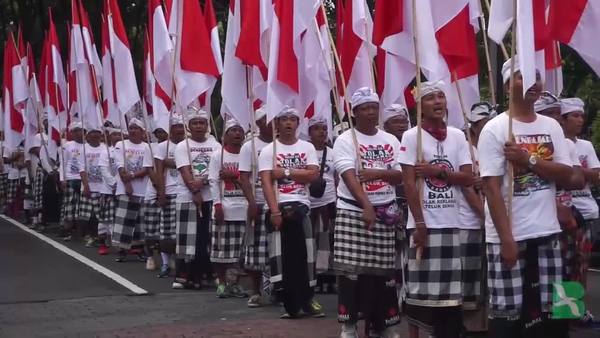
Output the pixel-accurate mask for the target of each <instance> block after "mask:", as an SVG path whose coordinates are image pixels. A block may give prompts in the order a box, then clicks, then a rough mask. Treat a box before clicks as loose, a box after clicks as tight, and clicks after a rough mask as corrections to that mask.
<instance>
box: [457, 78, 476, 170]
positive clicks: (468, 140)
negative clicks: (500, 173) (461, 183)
mask: <svg viewBox="0 0 600 338" xmlns="http://www.w3.org/2000/svg"><path fill="white" fill-rule="evenodd" d="M452 78H453V79H454V84H455V86H456V92H457V93H458V102H459V104H460V110H461V112H462V117H463V121H464V122H465V126H466V128H467V133H466V134H467V142H469V155H470V156H471V163H472V164H473V165H472V169H473V174H474V175H478V174H479V173H478V171H479V170H478V169H477V168H475V164H476V158H475V152H474V151H473V137H472V136H471V132H470V131H469V120H468V119H467V110H466V108H465V106H464V101H463V97H462V90H461V89H460V85H459V84H458V76H457V75H456V71H455V72H453V73H452Z"/></svg>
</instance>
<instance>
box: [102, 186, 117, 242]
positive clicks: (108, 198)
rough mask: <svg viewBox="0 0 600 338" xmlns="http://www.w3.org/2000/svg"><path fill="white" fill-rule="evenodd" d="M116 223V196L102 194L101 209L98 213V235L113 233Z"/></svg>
mask: <svg viewBox="0 0 600 338" xmlns="http://www.w3.org/2000/svg"><path fill="white" fill-rule="evenodd" d="M114 223H115V196H114V195H109V194H102V196H101V197H100V211H99V213H98V235H107V234H111V235H112V232H113V226H114Z"/></svg>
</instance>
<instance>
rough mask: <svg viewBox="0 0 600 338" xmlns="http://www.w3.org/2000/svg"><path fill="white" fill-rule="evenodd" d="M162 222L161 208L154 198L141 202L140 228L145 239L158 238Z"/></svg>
mask: <svg viewBox="0 0 600 338" xmlns="http://www.w3.org/2000/svg"><path fill="white" fill-rule="evenodd" d="M161 222H162V208H161V207H160V206H159V205H158V204H156V200H151V201H144V203H143V204H142V229H143V230H144V238H145V239H158V238H159V235H160V227H161V226H160V225H161Z"/></svg>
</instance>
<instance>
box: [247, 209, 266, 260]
mask: <svg viewBox="0 0 600 338" xmlns="http://www.w3.org/2000/svg"><path fill="white" fill-rule="evenodd" d="M257 208H258V210H260V212H258V213H257V217H256V218H257V219H256V220H255V222H254V236H253V237H252V239H253V241H252V243H246V248H245V250H244V251H245V252H244V268H246V269H247V270H251V271H267V269H268V264H269V246H268V241H267V228H266V227H265V213H266V208H265V206H264V205H263V204H260V205H258V206H257Z"/></svg>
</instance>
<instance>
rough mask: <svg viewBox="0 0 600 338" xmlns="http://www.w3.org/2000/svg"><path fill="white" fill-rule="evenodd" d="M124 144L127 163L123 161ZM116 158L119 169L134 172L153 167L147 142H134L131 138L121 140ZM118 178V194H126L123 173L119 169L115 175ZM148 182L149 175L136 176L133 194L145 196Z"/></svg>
mask: <svg viewBox="0 0 600 338" xmlns="http://www.w3.org/2000/svg"><path fill="white" fill-rule="evenodd" d="M123 144H125V163H123ZM114 155H115V156H114V160H115V163H116V164H117V170H118V169H120V168H125V171H126V172H129V173H133V172H136V171H140V170H142V169H143V168H151V167H152V160H151V159H152V156H151V155H150V146H149V145H148V143H146V142H142V143H140V144H135V143H132V142H131V141H129V140H125V141H121V142H119V143H117V145H116V146H115V154H114ZM115 176H116V178H117V191H116V195H117V196H118V195H125V185H124V184H123V181H122V180H121V175H119V173H118V171H117V174H116V175H115ZM147 184H148V175H146V176H144V177H143V178H136V179H134V180H133V181H131V187H132V189H133V196H138V197H144V196H145V195H146V187H147Z"/></svg>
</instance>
